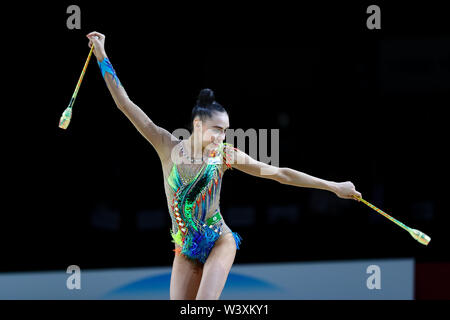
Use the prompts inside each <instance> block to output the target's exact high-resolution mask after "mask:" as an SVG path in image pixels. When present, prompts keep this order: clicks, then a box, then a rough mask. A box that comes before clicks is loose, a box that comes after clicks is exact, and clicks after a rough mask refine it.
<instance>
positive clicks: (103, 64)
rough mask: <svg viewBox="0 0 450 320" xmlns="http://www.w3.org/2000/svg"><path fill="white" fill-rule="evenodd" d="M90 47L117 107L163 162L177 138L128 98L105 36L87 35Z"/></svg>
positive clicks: (99, 34) (168, 155) (97, 33)
mask: <svg viewBox="0 0 450 320" xmlns="http://www.w3.org/2000/svg"><path fill="white" fill-rule="evenodd" d="M86 36H87V37H88V39H89V40H90V41H89V47H91V46H92V43H93V44H94V55H95V57H96V58H97V62H98V63H99V65H100V70H101V71H102V76H103V78H104V79H105V82H106V86H107V87H108V89H109V92H110V93H111V95H112V97H113V99H114V102H115V103H116V105H117V107H118V108H119V109H120V111H122V112H123V113H124V114H125V115H126V116H127V118H128V119H129V120H130V121H131V122H132V123H133V125H134V126H135V127H136V129H137V130H138V131H139V132H140V133H141V134H142V135H143V136H144V137H145V138H146V139H147V140H148V141H149V142H150V143H151V144H152V146H153V147H154V148H155V150H156V152H157V153H158V155H159V157H160V158H161V160H163V159H167V158H168V157H170V155H171V150H172V146H173V145H174V144H175V142H176V141H177V139H176V137H175V136H173V135H172V134H171V133H170V132H168V131H167V130H165V129H164V128H161V127H159V126H158V125H156V124H155V123H154V122H153V121H152V120H151V119H150V118H149V117H148V116H147V115H146V114H145V113H144V112H143V111H142V110H141V108H139V107H138V106H137V105H136V104H134V103H133V101H131V100H130V98H129V97H128V95H127V93H126V91H125V89H124V87H123V86H122V84H121V82H120V81H119V78H118V77H117V75H116V72H115V71H114V68H113V67H112V65H111V63H110V61H109V59H108V57H107V55H106V52H105V47H104V45H105V35H103V34H101V33H99V32H91V33H89V34H87V35H86Z"/></svg>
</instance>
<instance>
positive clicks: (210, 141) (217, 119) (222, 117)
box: [194, 112, 230, 149]
mask: <svg viewBox="0 0 450 320" xmlns="http://www.w3.org/2000/svg"><path fill="white" fill-rule="evenodd" d="M229 127H230V120H229V118H228V114H227V113H226V112H214V113H213V116H212V117H211V118H207V119H206V120H204V121H201V120H200V118H195V119H194V134H200V132H201V135H202V147H203V148H208V149H214V148H216V147H217V146H218V145H219V144H220V143H222V142H223V141H224V140H225V133H226V130H227V129H228V128H229ZM200 130H201V131H200Z"/></svg>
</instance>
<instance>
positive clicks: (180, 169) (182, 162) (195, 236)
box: [164, 140, 241, 263]
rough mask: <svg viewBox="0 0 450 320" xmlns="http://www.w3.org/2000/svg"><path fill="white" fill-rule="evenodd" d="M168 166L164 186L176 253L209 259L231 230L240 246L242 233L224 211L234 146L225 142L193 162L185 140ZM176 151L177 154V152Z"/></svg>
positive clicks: (178, 146) (178, 145)
mask: <svg viewBox="0 0 450 320" xmlns="http://www.w3.org/2000/svg"><path fill="white" fill-rule="evenodd" d="M174 148H175V149H174V152H172V157H171V158H170V159H169V160H168V164H167V165H166V166H164V188H165V192H166V197H167V205H168V208H169V213H170V217H171V219H172V229H171V231H170V233H171V235H172V238H173V242H174V243H176V244H177V245H178V246H177V248H176V250H175V253H176V254H181V255H183V256H185V257H187V258H189V259H190V260H193V261H196V262H201V263H205V261H206V259H207V258H208V255H209V253H210V251H211V249H212V248H213V246H214V243H215V242H216V241H217V239H219V237H221V236H223V235H224V234H226V233H229V232H231V233H232V234H233V237H234V239H235V241H236V248H237V249H239V245H240V242H241V237H240V236H239V235H238V234H237V233H235V232H232V231H231V230H230V228H229V227H228V226H227V225H226V223H225V221H224V220H223V218H222V216H221V213H220V190H221V185H222V177H223V174H224V172H225V171H226V170H227V169H231V165H230V164H229V161H230V151H232V150H233V146H232V145H231V144H228V143H222V144H220V145H219V146H218V148H217V149H216V150H214V152H211V153H210V154H209V157H207V159H206V160H205V161H202V162H201V163H198V164H197V163H191V161H190V160H189V158H188V157H187V152H186V151H185V148H186V147H184V143H183V140H181V141H180V143H178V144H177V145H176V146H175V147H174ZM174 155H175V156H174Z"/></svg>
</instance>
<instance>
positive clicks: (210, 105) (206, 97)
mask: <svg viewBox="0 0 450 320" xmlns="http://www.w3.org/2000/svg"><path fill="white" fill-rule="evenodd" d="M214 112H225V113H227V114H228V112H227V111H226V110H225V109H224V107H222V105H220V104H219V103H218V102H217V101H216V97H215V96H214V92H213V91H212V90H211V89H202V90H200V93H199V94H198V98H197V103H196V105H195V107H194V108H193V109H192V116H191V122H190V129H191V131H193V122H194V119H195V118H196V117H197V116H198V117H199V118H200V120H202V121H204V120H206V119H207V118H212V116H213V113H214Z"/></svg>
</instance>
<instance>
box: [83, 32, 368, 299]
mask: <svg viewBox="0 0 450 320" xmlns="http://www.w3.org/2000/svg"><path fill="white" fill-rule="evenodd" d="M87 37H88V39H89V47H91V46H92V44H94V54H95V56H96V58H97V62H98V64H99V66H100V70H101V73H102V76H103V78H104V79H105V82H106V85H107V87H108V89H109V91H110V93H111V95H112V97H113V99H114V101H115V103H116V105H117V107H118V108H119V109H120V110H121V111H122V112H123V113H124V114H125V115H126V116H127V117H128V119H129V120H130V121H131V122H132V123H133V124H134V126H135V127H136V129H137V130H138V131H139V132H140V133H141V134H142V135H143V136H144V137H145V138H146V139H147V140H148V141H149V142H150V143H151V144H152V146H153V147H154V148H155V150H156V151H157V153H158V156H159V158H160V160H161V164H162V168H163V172H164V187H165V191H166V196H167V204H168V208H169V212H170V216H171V218H172V230H171V234H172V237H173V242H174V243H175V249H174V251H175V257H174V261H173V268H172V275H171V281H170V298H171V299H190V300H193V299H219V297H220V295H221V293H222V290H223V288H224V286H225V282H226V279H227V277H228V273H229V271H230V269H231V266H232V264H233V262H234V258H235V254H236V249H239V244H240V241H241V238H240V236H239V235H238V234H236V233H234V232H232V231H231V230H230V228H229V227H228V226H227V225H226V223H225V221H224V220H223V218H222V216H221V214H220V208H219V195H220V189H221V182H222V176H223V174H224V172H225V171H226V170H227V169H233V168H235V169H238V170H241V171H243V172H245V173H248V174H250V175H253V176H256V177H262V178H268V179H273V180H275V181H278V182H280V183H282V184H288V185H293V186H298V187H305V188H316V189H323V190H329V191H332V192H334V193H335V194H336V195H337V196H338V197H340V198H344V199H355V198H354V197H355V196H356V197H358V198H359V197H361V194H360V193H359V192H357V191H356V190H355V186H354V185H353V184H352V183H351V182H342V183H336V182H331V181H326V180H322V179H319V178H316V177H312V176H310V175H307V174H305V173H302V172H299V171H296V170H293V169H290V168H276V167H274V166H271V165H269V164H265V163H262V162H260V161H257V160H255V159H253V158H251V157H250V156H248V155H247V154H246V153H244V152H242V151H241V150H239V149H237V148H234V147H233V146H232V145H231V144H227V143H224V142H223V141H224V139H225V130H226V129H227V128H228V127H229V118H228V113H227V112H226V110H225V109H224V108H223V107H222V106H221V105H220V104H219V103H217V102H216V101H215V97H214V93H213V92H212V91H211V90H209V89H204V90H202V91H201V92H200V95H199V98H198V101H197V105H196V106H195V107H194V109H193V110H192V119H191V120H192V122H191V123H192V125H193V128H192V129H193V130H192V134H191V136H190V137H189V138H188V139H186V140H179V139H177V138H176V137H175V136H173V135H172V134H170V133H169V132H168V131H167V130H165V129H163V128H161V127H159V126H158V125H156V124H155V123H154V122H153V121H152V120H150V118H149V117H148V116H147V115H146V114H145V113H144V112H143V111H142V110H141V109H140V108H139V107H138V106H136V105H135V104H134V103H133V102H132V101H131V100H130V99H129V97H128V96H127V94H126V92H125V89H124V88H123V86H122V84H121V82H120V81H119V79H118V77H117V75H116V73H115V71H114V69H113V67H112V64H111V63H110V61H109V59H108V57H107V55H106V52H105V48H104V43H105V36H104V35H103V34H101V33H98V32H91V33H89V34H88V35H87ZM263 172H266V174H263ZM267 172H270V174H267Z"/></svg>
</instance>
